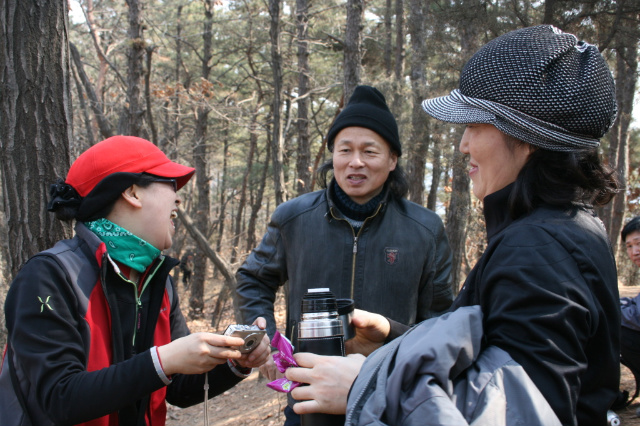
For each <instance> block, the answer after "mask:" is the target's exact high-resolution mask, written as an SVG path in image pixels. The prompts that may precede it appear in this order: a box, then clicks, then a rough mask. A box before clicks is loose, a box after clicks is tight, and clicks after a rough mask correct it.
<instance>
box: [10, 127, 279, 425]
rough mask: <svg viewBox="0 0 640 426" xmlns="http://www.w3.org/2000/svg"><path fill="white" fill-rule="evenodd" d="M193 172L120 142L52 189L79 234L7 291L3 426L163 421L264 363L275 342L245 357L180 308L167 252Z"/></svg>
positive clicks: (98, 149) (110, 142)
mask: <svg viewBox="0 0 640 426" xmlns="http://www.w3.org/2000/svg"><path fill="white" fill-rule="evenodd" d="M194 171H195V170H194V169H193V168H191V167H186V166H183V165H181V164H178V163H175V162H172V161H171V160H169V159H168V158H167V157H166V156H165V154H164V153H163V152H162V151H160V150H159V149H158V148H157V147H156V146H155V145H154V144H152V143H151V142H149V141H146V140H144V139H141V138H137V137H132V136H114V137H111V138H108V139H106V140H104V141H102V142H100V143H98V144H96V145H94V146H92V147H91V148H89V149H88V150H86V151H85V152H84V153H82V154H81V155H80V156H79V157H78V158H77V159H76V161H75V162H74V163H73V164H72V166H71V168H70V169H69V172H68V174H67V177H66V180H65V181H62V180H59V181H58V183H56V184H54V185H52V186H51V197H52V198H51V200H50V202H49V210H50V211H52V212H55V213H56V217H57V218H58V219H61V220H76V225H75V236H74V237H73V238H72V239H70V240H63V241H59V242H58V243H57V244H56V245H55V246H54V247H53V248H51V249H49V250H45V251H43V252H41V253H39V254H37V255H35V256H33V257H32V258H31V259H30V260H29V261H28V262H27V263H26V264H25V265H24V266H23V267H22V269H21V270H20V272H19V273H18V274H17V276H16V277H15V279H14V280H13V282H12V284H11V287H10V289H9V292H8V294H7V298H6V303H5V318H6V324H7V329H8V343H7V348H6V351H5V355H4V358H3V362H2V369H1V370H0V424H1V425H3V426H13V425H24V424H32V425H39V426H47V425H91V426H108V425H116V424H117V425H135V426H144V425H152V424H153V425H155V426H157V425H164V424H165V418H166V404H165V400H166V401H168V402H170V403H171V404H174V405H178V406H182V407H184V406H189V405H193V404H196V403H198V402H202V401H203V399H204V390H203V386H204V384H205V376H208V377H207V380H208V382H209V383H210V384H211V391H210V393H209V395H211V396H213V395H216V394H219V393H221V392H223V391H225V390H226V389H229V388H230V387H232V386H234V385H235V384H236V383H238V382H239V381H240V380H242V379H243V378H245V377H247V376H248V374H249V373H250V372H251V368H252V367H258V366H260V365H261V364H263V363H264V362H265V361H266V359H267V357H268V356H269V341H268V339H267V338H266V336H265V338H264V339H263V341H262V342H261V343H260V345H259V347H257V348H256V349H255V350H254V351H253V352H252V353H250V354H241V353H240V351H238V350H237V349H234V346H241V345H242V344H243V340H242V339H240V338H237V337H228V336H221V335H217V334H213V333H205V332H202V333H194V334H190V333H189V329H188V328H187V324H186V322H185V319H184V317H183V316H182V313H181V311H180V304H179V300H178V293H177V292H176V288H175V285H174V283H173V281H172V279H171V277H170V275H169V273H170V271H171V270H172V269H173V268H174V267H175V266H176V265H177V263H178V261H177V260H176V259H172V258H169V257H167V256H164V255H163V254H162V251H163V250H166V249H168V248H169V247H171V244H172V242H173V235H174V233H175V225H174V223H173V221H174V220H175V219H176V218H177V209H178V205H179V204H180V202H181V199H180V196H179V195H178V194H177V191H178V190H179V189H180V188H181V187H182V186H184V185H185V184H186V183H187V181H188V180H189V179H190V178H191V177H192V176H193V173H194ZM255 322H256V324H257V325H259V326H261V327H262V328H264V327H265V326H266V322H265V320H264V318H257V319H256V321H255Z"/></svg>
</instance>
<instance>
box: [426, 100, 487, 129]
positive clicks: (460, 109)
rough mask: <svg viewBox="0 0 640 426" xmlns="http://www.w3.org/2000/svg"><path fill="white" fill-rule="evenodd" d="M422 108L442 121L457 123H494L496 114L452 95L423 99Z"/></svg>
mask: <svg viewBox="0 0 640 426" xmlns="http://www.w3.org/2000/svg"><path fill="white" fill-rule="evenodd" d="M422 109H423V110H424V111H425V112H426V113H427V114H429V115H430V116H432V117H433V118H436V119H438V120H441V121H446V122H448V123H457V124H469V123H493V122H494V121H495V119H496V116H495V114H493V113H492V112H489V111H485V110H483V109H480V108H477V107H474V106H471V105H468V104H465V103H463V102H460V101H458V100H457V99H455V98H453V97H452V96H451V95H447V96H441V97H439V98H433V99H426V100H424V101H422Z"/></svg>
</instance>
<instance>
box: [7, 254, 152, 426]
mask: <svg viewBox="0 0 640 426" xmlns="http://www.w3.org/2000/svg"><path fill="white" fill-rule="evenodd" d="M79 305H80V303H79V300H78V299H77V296H76V294H75V293H74V292H73V291H72V289H71V284H70V282H69V280H68V279H67V277H66V275H65V272H64V271H63V270H62V269H61V267H60V266H59V265H58V264H57V262H56V261H55V260H53V259H51V258H49V257H45V256H38V257H36V258H32V259H31V260H30V261H29V262H28V263H27V264H26V265H25V266H24V267H23V268H22V270H21V271H20V272H19V273H18V275H17V276H16V278H15V280H14V281H13V283H12V285H11V288H10V290H9V293H8V294H7V299H6V304H5V315H6V319H7V329H8V330H9V342H10V344H11V346H12V348H13V351H14V353H15V356H16V361H17V362H16V365H15V367H16V370H17V372H18V374H19V377H21V383H22V384H23V386H24V387H23V389H22V391H23V394H24V395H25V399H26V400H27V401H28V405H29V411H30V412H32V413H33V414H34V415H35V416H36V418H37V417H38V416H39V415H42V414H40V413H46V416H47V417H48V418H49V419H50V421H51V422H52V423H55V424H77V423H81V422H84V421H88V420H91V419H95V418H98V417H102V416H104V415H107V414H109V413H112V412H114V411H117V410H118V409H120V408H122V407H124V406H126V405H127V404H130V403H131V402H132V401H136V400H138V399H140V398H142V397H143V396H145V395H148V394H150V393H151V392H152V391H155V390H157V389H160V388H161V387H162V386H163V383H162V381H161V380H160V378H159V377H158V375H157V373H156V372H155V368H154V366H153V360H152V359H151V355H150V353H149V351H145V352H143V353H140V354H137V355H135V356H133V357H132V358H130V359H128V360H126V361H124V362H121V363H118V364H115V365H112V366H110V367H108V368H103V369H101V370H97V371H91V372H88V371H86V369H87V358H88V353H87V352H88V342H87V341H86V336H84V335H83V334H82V331H81V330H86V327H87V326H86V324H85V321H86V320H85V318H84V317H83V316H82V314H81V313H79V312H78V306H79Z"/></svg>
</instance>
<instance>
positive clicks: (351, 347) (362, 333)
mask: <svg viewBox="0 0 640 426" xmlns="http://www.w3.org/2000/svg"><path fill="white" fill-rule="evenodd" d="M351 324H353V326H354V328H355V330H356V336H355V337H354V338H353V339H349V340H347V341H346V342H345V349H346V351H347V353H348V354H362V355H364V356H368V355H369V354H371V353H372V352H373V351H375V350H376V349H378V348H379V347H381V346H382V345H383V344H384V341H385V339H386V338H387V336H388V335H389V331H390V330H391V325H390V324H389V321H388V320H387V319H386V318H385V317H383V316H382V315H379V314H374V313H372V312H368V311H363V310H361V309H356V310H354V311H353V318H352V320H351Z"/></svg>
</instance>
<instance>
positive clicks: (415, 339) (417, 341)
mask: <svg viewBox="0 0 640 426" xmlns="http://www.w3.org/2000/svg"><path fill="white" fill-rule="evenodd" d="M481 345H482V313H481V311H480V308H479V307H477V306H472V307H464V308H459V309H458V310H456V311H453V312H451V313H447V314H444V315H443V316H441V317H439V318H434V319H430V320H427V321H424V322H422V323H421V324H419V325H417V326H415V327H414V328H412V329H411V330H410V331H408V332H407V333H405V334H404V335H403V336H401V337H399V338H398V339H395V340H394V341H392V342H391V343H389V344H387V345H385V346H383V347H382V348H380V349H379V350H377V351H376V352H374V353H373V354H371V355H370V356H369V357H368V358H367V360H366V361H365V364H364V365H363V367H362V370H361V372H360V375H359V376H358V378H357V379H356V381H355V383H354V385H353V387H352V389H351V393H350V395H349V400H348V406H347V418H346V422H345V425H347V426H355V425H359V426H364V425H405V426H412V425H416V426H418V425H420V426H425V425H433V426H436V425H438V426H441V425H451V426H454V425H455V426H461V425H474V426H501V425H504V426H507V425H525V424H526V425H527V426H535V425H540V426H542V425H545V426H555V425H560V421H559V420H558V419H557V417H556V415H555V414H554V412H553V410H551V407H550V406H549V404H548V403H547V401H546V400H545V399H544V397H543V396H542V394H541V393H540V392H539V391H538V389H537V388H536V387H535V385H534V384H533V382H532V381H531V379H530V378H529V377H528V376H527V374H526V373H525V372H524V370H523V369H522V367H521V366H519V365H518V364H517V363H516V362H515V361H513V360H512V359H511V358H510V357H509V355H508V354H507V353H506V352H504V351H503V350H501V349H499V348H497V347H489V348H487V349H485V350H483V351H482V352H480V350H481Z"/></svg>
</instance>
